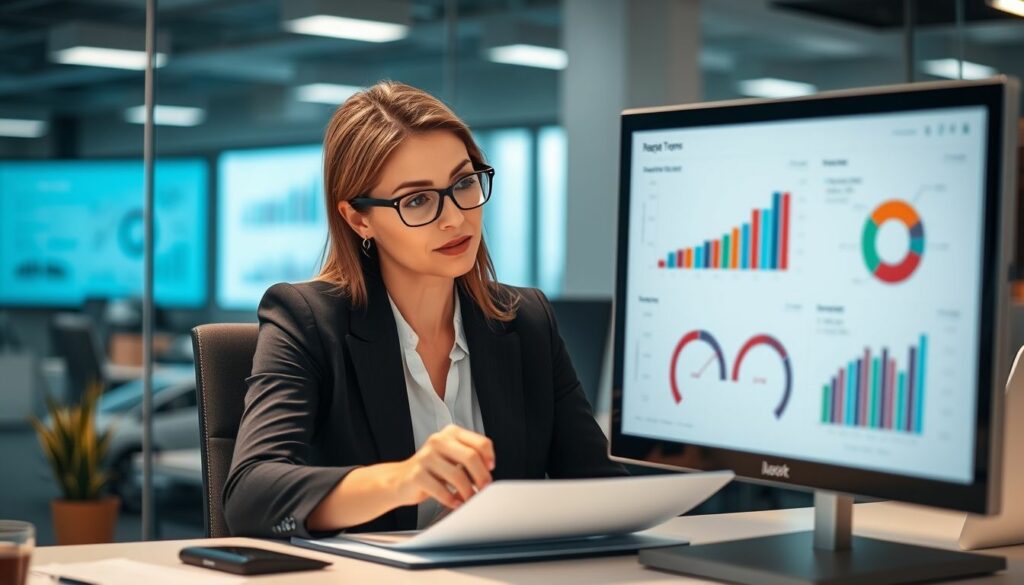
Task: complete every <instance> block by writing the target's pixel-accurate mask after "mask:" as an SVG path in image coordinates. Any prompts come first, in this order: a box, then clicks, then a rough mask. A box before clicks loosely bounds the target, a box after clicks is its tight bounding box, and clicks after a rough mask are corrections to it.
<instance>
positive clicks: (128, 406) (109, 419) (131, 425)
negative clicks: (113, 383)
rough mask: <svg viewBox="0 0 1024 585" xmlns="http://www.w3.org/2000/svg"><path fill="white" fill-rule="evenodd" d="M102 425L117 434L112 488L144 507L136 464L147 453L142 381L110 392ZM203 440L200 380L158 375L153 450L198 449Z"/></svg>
mask: <svg viewBox="0 0 1024 585" xmlns="http://www.w3.org/2000/svg"><path fill="white" fill-rule="evenodd" d="M189 370H191V369H189ZM96 426H97V430H99V431H103V430H107V429H110V430H111V433H112V436H111V439H110V448H109V450H108V451H107V462H108V464H109V469H110V473H111V478H110V479H111V484H110V485H111V489H112V491H113V492H114V493H115V494H117V495H118V496H120V497H121V501H122V505H123V506H124V507H125V508H126V509H128V510H138V509H139V508H140V507H141V500H142V498H141V493H142V486H141V482H140V481H139V477H138V474H137V473H135V472H134V464H133V462H134V459H135V457H136V455H137V454H138V453H141V452H142V381H141V380H135V381H132V382H128V383H127V384H123V385H121V386H118V387H116V388H114V389H112V390H110V391H108V392H106V393H105V394H104V395H103V396H102V397H101V398H100V403H99V405H98V407H97V413H96ZM199 441H200V438H199V407H198V400H197V397H196V383H195V378H194V377H193V376H191V375H187V376H182V375H167V374H156V373H154V375H153V451H154V452H158V451H172V450H174V451H176V450H181V449H196V450H198V449H199Z"/></svg>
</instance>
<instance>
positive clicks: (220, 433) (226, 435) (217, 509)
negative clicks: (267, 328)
mask: <svg viewBox="0 0 1024 585" xmlns="http://www.w3.org/2000/svg"><path fill="white" fill-rule="evenodd" d="M258 332H259V325H256V324H255V323H252V324H249V323H211V324H209V325H200V326H198V327H195V328H193V329H192V349H193V352H194V353H195V356H196V392H197V394H198V397H199V434H200V449H201V456H202V462H203V524H204V525H205V526H206V536H208V537H211V538H214V537H222V536H230V535H231V534H230V533H229V532H228V525H227V521H226V520H225V519H224V509H223V504H222V499H221V497H222V494H223V492H224V482H225V481H227V477H228V471H229V470H230V468H231V455H232V453H233V452H234V449H235V437H236V436H237V435H238V425H239V423H240V422H241V419H242V409H243V407H244V404H245V392H246V389H247V386H246V383H245V379H246V378H247V377H249V374H251V373H252V358H253V354H255V353H256V336H257V334H258Z"/></svg>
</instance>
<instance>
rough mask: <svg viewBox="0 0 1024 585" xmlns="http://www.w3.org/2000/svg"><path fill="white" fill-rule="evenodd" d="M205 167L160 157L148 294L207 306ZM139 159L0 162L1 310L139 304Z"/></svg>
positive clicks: (164, 301) (176, 303) (175, 303)
mask: <svg viewBox="0 0 1024 585" xmlns="http://www.w3.org/2000/svg"><path fill="white" fill-rule="evenodd" d="M207 180H208V179H207V165H206V162H205V161H203V160H200V159H180V160H161V161H158V162H157V163H156V172H155V175H154V197H155V210H154V211H155V214H154V217H155V221H154V236H155V239H154V245H155V255H154V296H155V300H156V302H157V304H159V305H161V306H164V307H175V308H198V307H202V306H205V304H206V288H207V287H206V251H207V245H206V234H207V222H206V217H207V205H208V200H207V190H208V189H207ZM143 184H144V183H143V166H142V162H141V161H128V160H124V161H115V160H104V161H45V162H42V161H40V162H12V161H8V162H0V304H2V305H7V306H60V307H71V306H78V305H80V304H82V302H83V301H84V300H85V299H87V298H92V297H97V298H123V297H138V296H141V294H142V277H143V262H142V252H143V216H142V206H143Z"/></svg>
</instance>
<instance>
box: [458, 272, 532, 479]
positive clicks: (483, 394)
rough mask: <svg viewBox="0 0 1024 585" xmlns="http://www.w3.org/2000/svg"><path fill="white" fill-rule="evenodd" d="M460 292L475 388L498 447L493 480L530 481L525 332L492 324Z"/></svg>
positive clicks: (482, 414) (489, 431) (471, 301)
mask: <svg viewBox="0 0 1024 585" xmlns="http://www.w3.org/2000/svg"><path fill="white" fill-rule="evenodd" d="M458 290H459V295H460V304H461V306H462V327H463V329H464V331H465V334H466V342H467V344H468V345H469V358H470V360H469V363H470V371H471V375H472V377H473V386H474V387H475V389H476V396H477V400H478V401H479V402H480V415H481V416H482V417H483V421H484V431H485V432H486V434H487V436H488V437H490V438H491V441H493V443H494V451H495V459H496V461H495V469H494V472H493V477H494V478H495V479H504V478H522V477H525V473H526V461H525V457H524V455H525V448H524V443H525V441H526V439H527V436H526V412H525V409H526V407H525V403H524V398H523V372H522V357H521V354H520V347H519V334H518V333H516V332H515V331H513V330H511V329H510V324H508V323H500V322H495V321H488V320H487V317H486V316H485V315H484V314H483V312H482V311H481V310H480V308H479V307H477V305H476V303H475V302H474V301H473V299H472V298H470V297H469V295H468V294H466V293H465V292H464V291H463V290H462V288H461V287H458Z"/></svg>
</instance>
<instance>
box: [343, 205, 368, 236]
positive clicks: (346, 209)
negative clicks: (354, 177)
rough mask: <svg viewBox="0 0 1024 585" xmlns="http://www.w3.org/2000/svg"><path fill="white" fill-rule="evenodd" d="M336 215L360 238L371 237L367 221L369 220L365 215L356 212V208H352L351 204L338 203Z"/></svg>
mask: <svg viewBox="0 0 1024 585" xmlns="http://www.w3.org/2000/svg"><path fill="white" fill-rule="evenodd" d="M338 213H339V214H341V217H342V219H344V220H345V223H347V224H348V225H349V227H351V228H352V231H354V232H355V233H357V234H359V237H360V238H363V239H366V238H372V237H373V229H372V228H371V227H370V222H369V221H368V220H369V218H368V217H367V216H366V215H365V214H363V213H359V212H358V211H356V208H355V207H352V204H351V203H349V202H348V201H339V202H338Z"/></svg>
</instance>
